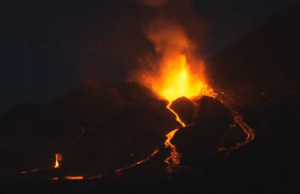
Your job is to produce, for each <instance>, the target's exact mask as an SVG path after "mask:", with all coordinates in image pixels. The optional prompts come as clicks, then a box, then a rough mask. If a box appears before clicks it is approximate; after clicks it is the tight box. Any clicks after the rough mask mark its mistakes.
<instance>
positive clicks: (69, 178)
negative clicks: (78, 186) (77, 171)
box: [64, 176, 83, 180]
mask: <svg viewBox="0 0 300 194" xmlns="http://www.w3.org/2000/svg"><path fill="white" fill-rule="evenodd" d="M64 179H68V180H82V179H83V176H65V177H64Z"/></svg>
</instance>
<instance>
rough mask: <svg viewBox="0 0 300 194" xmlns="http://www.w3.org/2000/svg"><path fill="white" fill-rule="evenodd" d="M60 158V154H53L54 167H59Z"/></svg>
mask: <svg viewBox="0 0 300 194" xmlns="http://www.w3.org/2000/svg"><path fill="white" fill-rule="evenodd" d="M61 160H62V155H61V154H55V165H54V168H59V161H61Z"/></svg>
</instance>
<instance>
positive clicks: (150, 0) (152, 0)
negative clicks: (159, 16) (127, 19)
mask: <svg viewBox="0 0 300 194" xmlns="http://www.w3.org/2000/svg"><path fill="white" fill-rule="evenodd" d="M136 1H137V2H138V3H141V4H144V5H147V6H155V7H158V6H162V5H164V4H166V3H168V1H169V0H136Z"/></svg>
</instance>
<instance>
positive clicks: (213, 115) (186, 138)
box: [171, 96, 234, 163]
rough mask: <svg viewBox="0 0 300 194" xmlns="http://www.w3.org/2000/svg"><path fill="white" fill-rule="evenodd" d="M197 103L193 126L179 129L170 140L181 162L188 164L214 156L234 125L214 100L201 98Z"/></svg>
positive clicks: (219, 104) (231, 118) (224, 109)
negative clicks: (179, 155) (181, 157)
mask: <svg viewBox="0 0 300 194" xmlns="http://www.w3.org/2000/svg"><path fill="white" fill-rule="evenodd" d="M197 103H199V109H198V113H197V117H196V121H195V124H194V125H192V126H189V127H186V128H181V129H179V130H178V131H177V133H176V134H175V135H174V137H173V139H172V140H171V142H172V143H173V144H174V145H175V146H176V148H177V151H178V152H179V153H181V154H182V155H183V159H182V161H186V162H189V163H195V162H197V159H201V158H203V157H206V156H209V155H211V154H214V153H215V152H216V151H217V148H218V147H219V145H220V143H222V140H224V137H225V134H226V132H227V131H228V129H229V128H230V125H231V124H233V123H234V120H233V117H232V115H231V113H230V111H229V110H228V109H227V108H226V107H225V106H224V105H223V104H222V103H221V102H219V101H217V100H215V99H214V98H211V97H207V96H203V97H201V98H200V99H199V100H198V102H197Z"/></svg>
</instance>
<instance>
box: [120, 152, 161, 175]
mask: <svg viewBox="0 0 300 194" xmlns="http://www.w3.org/2000/svg"><path fill="white" fill-rule="evenodd" d="M158 151H159V150H158V149H157V150H155V151H154V152H153V153H152V154H151V155H150V156H149V157H148V158H146V159H143V160H140V161H138V162H137V163H135V164H132V165H130V166H126V167H124V168H119V169H118V170H116V171H115V173H116V174H118V175H120V172H121V171H123V170H126V169H128V168H132V167H134V166H136V165H139V164H141V163H143V162H145V161H147V160H149V159H150V158H151V157H152V156H154V155H155V154H156V153H157V152H158Z"/></svg>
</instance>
